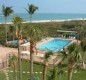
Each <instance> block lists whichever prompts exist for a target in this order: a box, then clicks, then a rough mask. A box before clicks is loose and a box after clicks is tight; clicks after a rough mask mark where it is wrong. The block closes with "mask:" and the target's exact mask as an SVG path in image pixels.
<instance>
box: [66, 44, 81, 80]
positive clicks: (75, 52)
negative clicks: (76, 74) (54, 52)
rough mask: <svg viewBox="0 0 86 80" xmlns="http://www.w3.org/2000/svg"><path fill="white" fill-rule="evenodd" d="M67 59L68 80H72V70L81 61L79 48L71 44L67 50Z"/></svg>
mask: <svg viewBox="0 0 86 80" xmlns="http://www.w3.org/2000/svg"><path fill="white" fill-rule="evenodd" d="M67 59H68V80H71V79H72V74H73V69H74V67H75V66H76V64H77V63H78V61H79V60H80V59H81V54H80V46H79V45H77V44H75V43H73V44H71V45H69V46H68V48H67Z"/></svg>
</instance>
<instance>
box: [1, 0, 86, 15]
mask: <svg viewBox="0 0 86 80" xmlns="http://www.w3.org/2000/svg"><path fill="white" fill-rule="evenodd" d="M28 3H29V4H34V5H36V6H38V8H39V10H38V11H37V13H86V0H0V13H1V9H2V5H5V6H12V8H13V10H14V12H15V13H26V10H25V9H24V8H27V7H28V5H27V4H28Z"/></svg>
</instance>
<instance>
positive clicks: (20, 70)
mask: <svg viewBox="0 0 86 80" xmlns="http://www.w3.org/2000/svg"><path fill="white" fill-rule="evenodd" d="M18 64H19V80H22V69H21V54H20V35H19V36H18Z"/></svg>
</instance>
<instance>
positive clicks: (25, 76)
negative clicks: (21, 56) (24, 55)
mask: <svg viewBox="0 0 86 80" xmlns="http://www.w3.org/2000/svg"><path fill="white" fill-rule="evenodd" d="M9 70H10V71H11V70H13V69H12V68H11V69H9ZM22 71H25V73H22V75H23V76H22V78H23V80H28V78H29V74H30V73H26V72H28V71H30V66H29V62H28V61H26V60H22ZM42 71H43V66H42V64H39V63H34V72H38V73H34V76H35V77H39V78H40V80H42V73H40V72H42ZM9 75H10V80H14V75H13V72H9ZM17 75H18V74H17ZM17 77H18V76H17Z"/></svg>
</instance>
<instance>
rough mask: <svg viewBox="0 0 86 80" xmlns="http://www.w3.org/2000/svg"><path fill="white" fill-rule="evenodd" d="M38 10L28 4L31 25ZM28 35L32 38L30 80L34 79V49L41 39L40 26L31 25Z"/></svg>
mask: <svg viewBox="0 0 86 80" xmlns="http://www.w3.org/2000/svg"><path fill="white" fill-rule="evenodd" d="M37 9H38V7H36V6H34V5H33V4H30V5H29V4H28V9H26V11H27V12H28V13H29V15H30V23H31V21H32V15H33V14H34V13H35V11H36V10H37ZM28 34H29V38H30V80H32V79H33V54H34V53H35V51H34V48H35V47H36V41H37V38H39V37H40V35H41V34H42V31H41V29H40V27H38V26H32V25H30V27H29V29H28Z"/></svg>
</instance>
